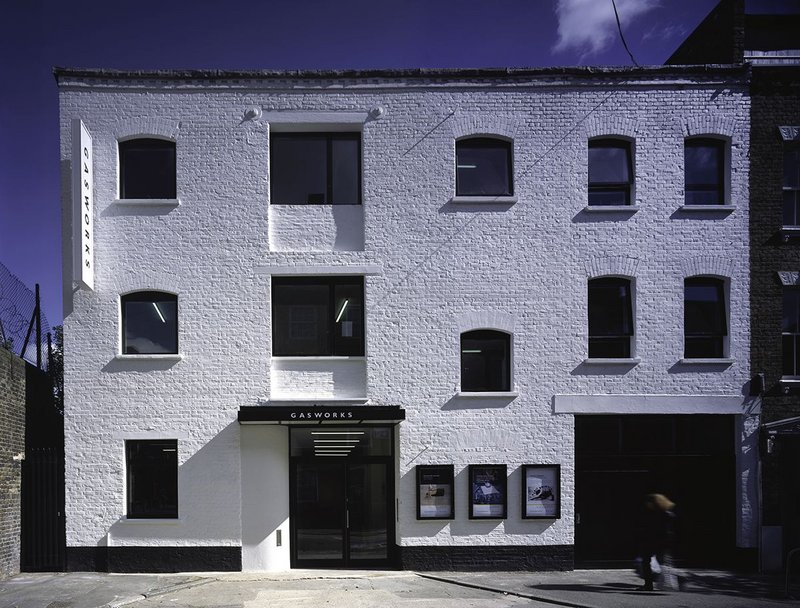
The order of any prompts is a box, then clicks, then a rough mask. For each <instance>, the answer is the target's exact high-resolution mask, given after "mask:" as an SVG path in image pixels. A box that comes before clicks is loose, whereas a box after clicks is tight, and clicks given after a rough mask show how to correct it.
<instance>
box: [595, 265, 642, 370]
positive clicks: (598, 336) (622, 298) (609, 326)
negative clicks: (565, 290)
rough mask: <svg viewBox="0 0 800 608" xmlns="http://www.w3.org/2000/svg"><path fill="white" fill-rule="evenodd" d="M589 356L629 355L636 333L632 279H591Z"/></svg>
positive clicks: (619, 356) (614, 356) (625, 356)
mask: <svg viewBox="0 0 800 608" xmlns="http://www.w3.org/2000/svg"><path fill="white" fill-rule="evenodd" d="M588 305H589V357H590V358H591V357H600V358H628V357H630V353H631V348H630V344H631V339H630V336H632V335H633V311H632V305H631V283H630V281H629V280H627V279H620V278H602V279H593V280H591V281H589V301H588Z"/></svg>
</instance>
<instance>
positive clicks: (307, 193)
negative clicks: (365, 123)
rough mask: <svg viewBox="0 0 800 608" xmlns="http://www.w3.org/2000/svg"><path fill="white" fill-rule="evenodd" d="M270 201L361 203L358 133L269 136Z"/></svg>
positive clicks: (282, 202)
mask: <svg viewBox="0 0 800 608" xmlns="http://www.w3.org/2000/svg"><path fill="white" fill-rule="evenodd" d="M270 200H271V202H272V204H274V205H306V204H310V205H323V204H345V205H353V204H360V203H361V135H360V134H358V133H276V134H274V135H272V137H271V138H270Z"/></svg>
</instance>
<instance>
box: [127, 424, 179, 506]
mask: <svg viewBox="0 0 800 608" xmlns="http://www.w3.org/2000/svg"><path fill="white" fill-rule="evenodd" d="M125 465H126V473H127V498H128V501H127V502H128V514H127V516H128V518H131V519H153V518H177V517H178V441H177V440H176V439H158V440H149V439H147V440H138V439H137V440H128V441H126V442H125Z"/></svg>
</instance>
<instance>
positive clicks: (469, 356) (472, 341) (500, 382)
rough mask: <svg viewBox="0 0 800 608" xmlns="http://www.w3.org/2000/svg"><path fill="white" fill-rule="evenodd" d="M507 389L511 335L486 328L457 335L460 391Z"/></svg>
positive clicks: (509, 388)
mask: <svg viewBox="0 0 800 608" xmlns="http://www.w3.org/2000/svg"><path fill="white" fill-rule="evenodd" d="M510 390H511V336H510V335H509V334H507V333H504V332H500V331H494V330H489V329H479V330H475V331H468V332H464V333H463V334H461V391H462V392H469V393H472V392H498V391H510Z"/></svg>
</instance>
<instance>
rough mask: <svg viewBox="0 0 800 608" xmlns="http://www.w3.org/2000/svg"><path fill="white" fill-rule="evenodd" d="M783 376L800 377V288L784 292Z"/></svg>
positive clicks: (789, 288) (792, 288)
mask: <svg viewBox="0 0 800 608" xmlns="http://www.w3.org/2000/svg"><path fill="white" fill-rule="evenodd" d="M781 340H782V346H783V375H784V376H800V288H797V287H786V288H784V290H783V323H782V324H781Z"/></svg>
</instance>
